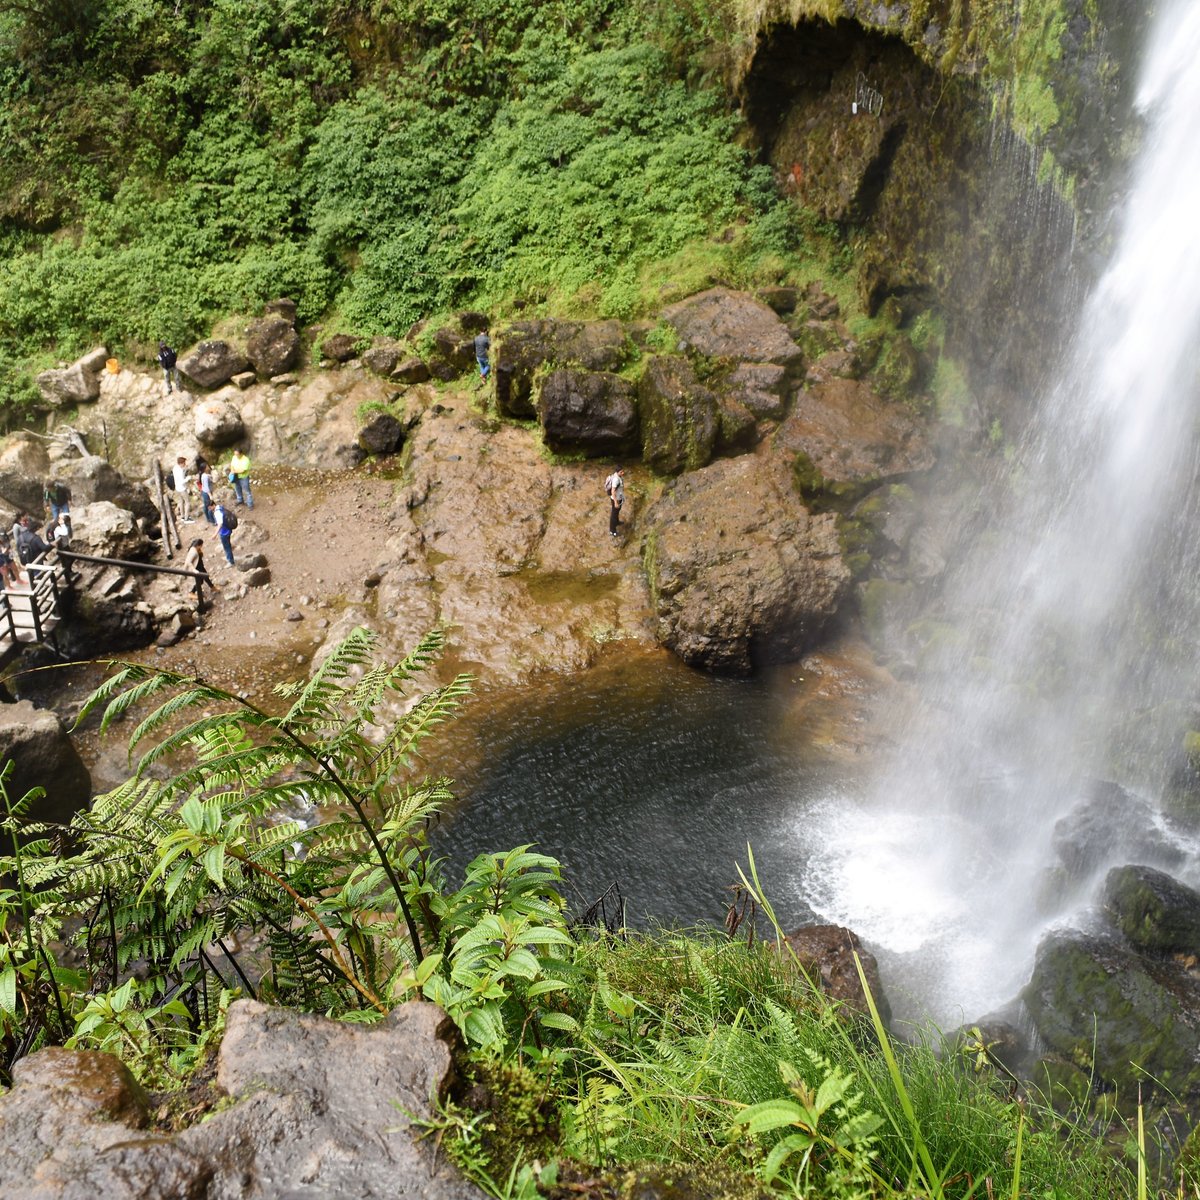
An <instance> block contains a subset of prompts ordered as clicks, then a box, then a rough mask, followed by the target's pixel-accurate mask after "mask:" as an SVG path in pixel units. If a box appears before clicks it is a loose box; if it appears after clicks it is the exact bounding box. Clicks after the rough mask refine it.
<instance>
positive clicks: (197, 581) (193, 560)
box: [183, 538, 216, 613]
mask: <svg viewBox="0 0 1200 1200" xmlns="http://www.w3.org/2000/svg"><path fill="white" fill-rule="evenodd" d="M183 566H184V570H187V571H195V572H196V575H195V578H194V579H193V580H192V587H193V589H194V591H195V593H196V611H197V612H198V613H202V612H203V611H204V585H205V584H206V583H207V584H208V586H209V587H210V588H212V589H213V591H216V587H215V586H214V585H213V581H212V579H211V577H210V576H209V574H208V568H207V567H206V566H205V565H204V539H203V538H192V544H191V545H190V546H189V547H188V552H187V554H186V555H185V556H184V559H183Z"/></svg>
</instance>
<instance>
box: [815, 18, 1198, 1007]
mask: <svg viewBox="0 0 1200 1200" xmlns="http://www.w3.org/2000/svg"><path fill="white" fill-rule="evenodd" d="M1156 22H1157V24H1156V28H1155V30H1154V31H1153V32H1152V36H1151V40H1150V44H1149V46H1148V49H1147V53H1146V58H1145V63H1144V67H1143V78H1142V81H1141V85H1140V91H1139V93H1138V98H1137V109H1138V112H1139V115H1140V119H1141V135H1142V136H1141V152H1140V154H1139V156H1138V159H1137V161H1136V163H1135V166H1134V170H1133V172H1132V175H1131V178H1130V184H1129V188H1128V191H1127V192H1126V194H1125V195H1124V197H1123V199H1122V211H1121V214H1120V219H1119V220H1118V221H1117V222H1116V223H1115V224H1114V228H1115V230H1116V231H1117V232H1116V235H1115V242H1114V247H1113V252H1112V256H1111V259H1110V261H1109V263H1108V265H1107V268H1106V270H1105V271H1104V272H1103V274H1102V276H1101V277H1100V279H1099V281H1098V283H1097V284H1096V286H1095V287H1094V288H1093V289H1092V291H1091V294H1090V295H1089V296H1088V297H1087V298H1086V300H1085V302H1084V304H1083V306H1082V308H1081V310H1080V312H1079V318H1078V322H1077V325H1076V328H1077V331H1078V332H1077V334H1076V336H1075V339H1074V342H1073V344H1072V345H1071V346H1069V347H1066V348H1064V350H1063V353H1062V359H1063V362H1064V364H1065V365H1064V366H1063V367H1062V368H1061V370H1060V373H1059V376H1058V379H1057V381H1056V382H1055V383H1054V384H1053V386H1051V387H1050V388H1048V389H1047V391H1046V393H1045V395H1043V396H1042V397H1040V398H1039V399H1038V401H1037V403H1036V404H1035V405H1033V406H1032V407H1033V409H1034V410H1035V412H1034V416H1033V418H1032V420H1031V421H1030V423H1029V427H1028V429H1027V430H1026V431H1025V433H1024V435H1023V437H1022V440H1021V442H1020V444H1019V445H1016V446H1014V447H1012V448H1011V453H1010V455H1009V460H1008V462H1007V463H1006V464H1005V465H1004V467H1003V475H1004V478H1003V480H1002V481H1001V484H1002V485H998V486H997V487H996V489H995V492H996V494H995V495H994V496H993V495H991V494H989V495H988V497H987V500H986V504H985V505H984V508H985V511H986V512H987V514H988V516H987V521H986V523H984V524H982V525H981V527H980V528H979V530H978V532H977V536H976V537H975V538H974V541H973V544H972V546H971V548H970V550H969V552H967V553H965V554H963V555H962V556H961V557H960V559H959V561H958V562H957V563H956V564H955V565H954V566H953V568H952V569H951V570H950V571H949V572H948V574H947V580H946V584H945V588H944V591H943V593H942V596H941V599H940V602H939V610H938V613H937V616H938V618H939V619H940V620H943V621H944V622H945V628H946V630H947V639H946V640H947V642H948V643H949V644H950V645H951V646H952V647H953V650H952V653H951V654H949V656H948V657H947V656H943V657H941V658H940V660H939V664H938V669H937V670H934V671H932V672H930V673H929V674H928V675H927V676H924V677H922V678H921V679H920V680H919V681H918V682H917V685H916V686H917V690H918V694H919V696H920V703H919V704H917V705H914V712H913V715H912V716H911V719H910V720H909V721H908V724H907V729H906V733H905V736H904V738H903V740H902V745H901V746H900V747H899V748H898V750H897V752H896V754H895V755H894V757H893V760H892V761H891V762H890V763H889V764H888V769H887V770H886V771H885V772H884V773H883V774H882V776H881V778H880V779H878V780H877V782H876V785H875V786H874V787H873V788H872V789H871V790H870V792H869V794H868V795H867V796H865V797H864V798H862V799H861V800H860V801H857V802H854V803H847V802H846V801H845V799H844V798H839V799H838V800H837V801H836V802H834V801H832V800H831V801H830V802H828V803H827V804H825V805H823V806H822V807H821V808H820V810H819V811H818V812H817V813H816V814H813V813H811V812H810V813H808V814H806V817H805V829H804V830H802V831H798V836H799V837H800V838H802V840H803V841H804V842H805V843H806V844H807V846H808V849H809V867H808V871H807V873H806V877H805V880H804V882H803V884H802V885H801V890H802V893H803V896H802V898H803V899H804V901H805V902H807V903H808V904H809V905H811V907H812V908H813V909H814V910H815V911H816V912H817V913H818V914H820V916H821V917H822V918H823V919H828V920H835V921H838V922H842V923H845V924H847V925H850V926H852V927H853V928H854V929H855V930H856V931H857V932H858V933H859V934H860V935H862V936H863V937H864V938H865V939H866V940H867V941H868V943H870V944H872V945H873V946H874V947H875V948H877V949H878V951H879V952H880V954H881V957H882V960H883V963H884V967H885V976H886V978H887V980H888V983H889V993H890V994H891V995H892V999H893V1003H894V1004H896V1005H897V1007H898V1009H899V1010H900V1011H901V1012H904V1013H907V1014H910V1015H913V1014H917V1013H921V1014H923V1015H928V1016H931V1017H933V1018H934V1019H935V1020H937V1021H938V1022H939V1023H940V1024H942V1025H944V1026H946V1027H951V1026H953V1025H954V1024H956V1023H958V1022H959V1021H961V1020H963V1019H964V1018H965V1019H974V1018H976V1017H979V1016H981V1015H983V1014H984V1013H985V1012H988V1011H990V1010H992V1009H995V1008H996V1007H997V1006H999V1005H1002V1004H1004V1003H1005V1002H1007V1001H1009V1000H1011V999H1012V998H1013V997H1015V996H1016V995H1017V993H1018V992H1019V990H1020V988H1021V986H1022V985H1023V983H1024V982H1025V981H1026V980H1027V979H1028V977H1029V970H1030V967H1031V964H1032V957H1033V952H1034V950H1035V948H1036V945H1037V942H1038V941H1039V940H1040V937H1041V936H1042V934H1043V933H1044V931H1045V929H1046V928H1047V926H1048V925H1050V924H1053V923H1054V922H1056V921H1058V922H1061V921H1066V922H1076V921H1086V920H1087V906H1088V904H1089V902H1090V901H1091V900H1092V899H1093V898H1094V890H1093V889H1094V886H1095V882H1096V880H1097V879H1098V878H1101V877H1102V875H1103V871H1104V870H1105V869H1106V868H1107V866H1109V865H1112V863H1114V862H1128V861H1146V860H1147V858H1148V857H1151V855H1152V853H1153V847H1154V846H1155V845H1157V846H1158V847H1160V848H1162V849H1163V854H1164V856H1165V857H1164V858H1163V861H1164V862H1168V861H1169V862H1170V864H1171V867H1172V870H1173V871H1174V873H1175V874H1177V875H1179V876H1181V877H1183V878H1185V879H1187V880H1189V881H1191V882H1193V883H1196V882H1200V879H1198V878H1197V867H1196V857H1195V855H1194V854H1193V853H1192V850H1191V846H1190V844H1189V842H1188V838H1187V836H1186V834H1184V833H1181V832H1180V830H1179V829H1178V828H1176V827H1175V825H1174V824H1172V822H1171V821H1170V820H1169V819H1168V818H1167V817H1165V816H1164V815H1163V813H1162V811H1161V800H1162V791H1163V788H1164V786H1165V784H1166V782H1167V764H1168V762H1169V759H1170V756H1171V752H1172V750H1173V749H1174V748H1176V747H1177V746H1178V745H1179V740H1180V738H1181V736H1182V731H1183V729H1185V728H1187V725H1186V721H1185V713H1186V706H1187V704H1188V702H1189V701H1191V700H1193V699H1194V697H1195V696H1196V693H1197V687H1196V681H1197V679H1200V676H1198V675H1197V672H1196V668H1197V659H1198V657H1200V655H1198V651H1200V603H1198V600H1197V597H1198V595H1200V496H1198V495H1197V480H1198V475H1200V471H1198V466H1200V464H1198V460H1197V449H1198V442H1200V438H1198V436H1197V434H1198V429H1197V418H1198V415H1200V412H1198V410H1197V405H1196V400H1197V398H1198V393H1200V388H1198V384H1197V379H1198V375H1197V366H1198V362H1197V347H1198V345H1200V136H1198V134H1197V120H1198V118H1200V4H1196V3H1194V0H1176V2H1175V3H1170V4H1165V5H1163V6H1162V8H1161V9H1160V12H1159V14H1158V16H1157V18H1156ZM1053 282H1054V281H1047V284H1046V286H1047V288H1048V289H1049V288H1051V287H1052V286H1053ZM947 663H948V664H949V667H948V668H947ZM1112 779H1119V780H1120V781H1121V782H1122V783H1124V784H1126V786H1127V787H1128V788H1129V792H1128V793H1125V792H1122V793H1114V792H1112V791H1111V790H1110V791H1109V792H1108V793H1107V794H1108V796H1109V798H1110V806H1109V808H1108V809H1107V810H1105V815H1104V817H1103V818H1102V820H1103V822H1105V823H1106V827H1108V826H1111V825H1112V823H1113V822H1114V821H1117V820H1123V819H1125V818H1128V832H1127V834H1126V835H1122V836H1121V837H1118V838H1116V845H1115V846H1114V847H1113V849H1112V852H1111V854H1108V855H1107V856H1106V857H1105V858H1104V860H1103V861H1097V862H1096V863H1093V864H1091V865H1092V867H1093V870H1092V872H1091V875H1090V877H1089V879H1088V880H1083V881H1081V880H1074V881H1071V880H1066V881H1065V882H1064V879H1063V875H1064V872H1063V867H1062V862H1061V861H1060V859H1059V858H1058V857H1056V851H1055V828H1056V824H1057V823H1058V822H1059V821H1060V819H1061V818H1063V817H1064V815H1066V814H1068V813H1070V812H1071V811H1072V810H1074V809H1076V807H1077V806H1078V805H1080V804H1081V803H1083V802H1085V801H1086V799H1087V797H1088V796H1089V795H1095V794H1096V790H1097V785H1096V784H1095V783H1094V781H1095V780H1112ZM1133 793H1136V796H1137V797H1140V798H1144V800H1145V801H1147V802H1148V803H1147V804H1146V805H1145V806H1144V807H1142V806H1140V803H1139V801H1138V800H1137V799H1135V798H1134V795H1133ZM1114 796H1116V797H1117V798H1116V800H1115V802H1113V797H1114ZM1114 814H1115V815H1114ZM1148 847H1150V848H1148Z"/></svg>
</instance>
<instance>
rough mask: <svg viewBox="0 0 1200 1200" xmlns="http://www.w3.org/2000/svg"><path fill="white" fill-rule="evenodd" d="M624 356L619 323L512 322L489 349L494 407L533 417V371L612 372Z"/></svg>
mask: <svg viewBox="0 0 1200 1200" xmlns="http://www.w3.org/2000/svg"><path fill="white" fill-rule="evenodd" d="M628 353H629V343H628V339H627V338H626V335H625V328H624V326H623V325H622V324H621V322H620V321H549V320H546V321H514V322H513V323H512V324H511V325H509V326H507V327H506V328H504V329H502V330H501V331H500V332H499V333H498V334H497V336H496V339H495V343H494V345H493V351H492V360H493V367H494V370H495V377H496V405H497V407H498V408H499V409H500V411H501V412H502V413H503V414H504V415H505V416H509V417H521V418H528V417H533V416H536V412H535V410H534V405H533V380H534V375H535V374H536V372H537V370H538V368H539V367H541V366H543V365H545V364H547V363H550V364H553V365H554V366H559V367H569V366H574V367H581V368H582V369H583V370H585V371H615V370H617V369H618V368H619V367H620V366H621V364H622V363H623V362H624V361H625V359H626V357H627V355H628Z"/></svg>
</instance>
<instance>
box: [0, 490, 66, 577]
mask: <svg viewBox="0 0 1200 1200" xmlns="http://www.w3.org/2000/svg"><path fill="white" fill-rule="evenodd" d="M42 498H43V501H44V503H45V509H46V511H45V515H46V518H47V519H46V523H45V526H44V528H43V526H42V525H40V524H39V523H38V521H36V520H35V519H34V517H33V516H32V515H31V514H30V513H27V512H19V513H17V515H16V519H15V520H14V521H13V524H12V528H11V529H10V530H8V531H7V532H3V531H0V584H2V585H3V587H4V588H5V589H8V590H18V589H20V588H24V587H28V585H29V579H28V576H27V575H24V574H23V573H22V571H21V568H22V567H25V566H28V565H29V564H30V563H33V562H37V560H38V559H40V558H41V557H42V555H43V554H45V553H46V551H47V550H49V549H50V547H51V546H52V545H53V546H57V547H58V548H59V549H60V550H65V549H66V547H67V545H68V544H69V542H70V540H71V490H70V488H68V487H67V486H66V484H64V483H62V482H61V481H60V480H57V479H55V480H50V481H47V483H46V485H45V488H44V489H43V491H42Z"/></svg>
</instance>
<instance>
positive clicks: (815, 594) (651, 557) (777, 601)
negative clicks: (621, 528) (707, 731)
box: [644, 454, 850, 675]
mask: <svg viewBox="0 0 1200 1200" xmlns="http://www.w3.org/2000/svg"><path fill="white" fill-rule="evenodd" d="M646 525H647V532H646V537H645V551H644V556H645V568H646V576H647V580H648V582H649V586H650V593H651V600H652V604H653V606H654V609H655V613H656V616H657V619H658V637H659V641H660V642H661V643H662V644H663V645H665V646H667V647H669V648H670V649H671V650H673V651H674V652H675V653H676V654H678V655H679V656H680V658H682V659H683V660H684V662H686V663H689V664H690V665H692V666H698V667H705V668H707V669H709V670H714V671H721V672H725V673H729V674H736V675H746V674H749V673H750V672H751V671H752V670H753V669H754V667H755V666H756V665H759V664H763V663H770V662H781V661H789V660H792V659H794V658H797V657H799V655H800V654H802V653H803V652H804V650H805V649H806V648H807V647H809V646H811V645H813V644H814V642H815V641H816V640H817V638H818V637H819V635H820V633H821V631H822V629H823V628H824V626H825V624H826V622H828V620H829V619H830V618H831V617H832V616H833V615H834V614H835V613H836V612H837V609H838V605H839V604H840V602H841V600H842V598H843V596H844V595H845V593H846V590H847V588H848V586H849V582H850V572H849V570H848V569H847V568H846V565H845V563H843V561H842V558H841V552H840V548H839V545H838V537H837V530H836V526H835V520H834V518H833V516H832V515H829V514H825V515H822V516H812V515H810V514H809V512H808V511H807V510H806V509H805V508H804V506H803V505H802V504H801V503H800V501H799V499H798V497H797V496H796V493H795V491H794V489H793V487H792V484H791V479H790V471H789V468H788V465H787V463H786V461H784V460H783V459H780V458H778V457H775V456H771V455H767V454H755V455H744V456H743V457H741V458H734V459H722V460H720V461H718V462H715V463H713V464H712V465H711V466H708V467H705V468H704V469H703V470H700V471H693V472H691V473H689V474H687V475H684V476H682V477H681V478H680V479H678V480H677V481H676V482H675V484H674V486H673V487H672V488H671V489H670V490H669V491H668V492H667V493H666V494H665V495H664V496H663V497H662V499H660V500H659V501H658V502H657V503H656V504H655V505H654V507H653V508H652V510H651V511H650V512H649V513H648V514H647V517H646Z"/></svg>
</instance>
